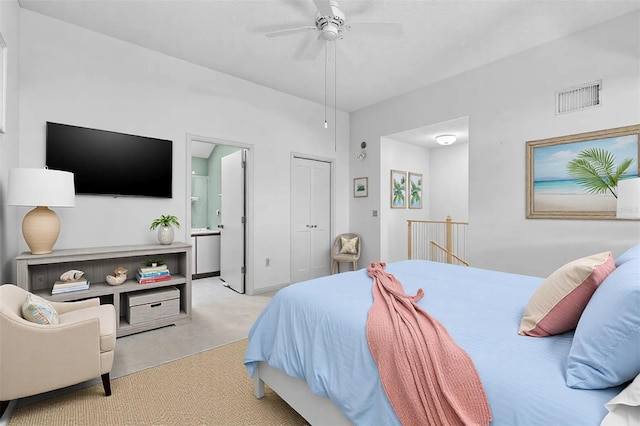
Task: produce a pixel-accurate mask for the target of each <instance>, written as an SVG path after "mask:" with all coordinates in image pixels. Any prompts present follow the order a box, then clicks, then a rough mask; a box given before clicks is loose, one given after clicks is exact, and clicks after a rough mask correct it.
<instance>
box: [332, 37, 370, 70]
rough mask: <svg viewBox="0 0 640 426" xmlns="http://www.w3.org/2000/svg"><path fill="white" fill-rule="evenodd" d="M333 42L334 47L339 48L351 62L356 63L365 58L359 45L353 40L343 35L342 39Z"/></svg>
mask: <svg viewBox="0 0 640 426" xmlns="http://www.w3.org/2000/svg"><path fill="white" fill-rule="evenodd" d="M335 43H336V49H339V50H340V51H341V52H342V53H343V54H344V56H346V57H347V60H348V61H349V62H351V63H352V64H354V65H357V64H359V63H361V62H362V61H364V60H365V57H366V55H365V54H364V52H363V51H362V49H361V48H360V46H359V45H358V44H357V43H355V42H354V41H353V40H350V39H348V38H346V37H345V38H344V39H342V40H337V41H336V42H335Z"/></svg>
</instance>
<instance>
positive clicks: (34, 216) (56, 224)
mask: <svg viewBox="0 0 640 426" xmlns="http://www.w3.org/2000/svg"><path fill="white" fill-rule="evenodd" d="M22 235H23V236H24V240H25V241H26V243H27V245H28V246H29V249H30V250H31V253H32V254H47V253H51V252H52V251H53V245H54V244H55V243H56V241H57V240H58V235H60V219H59V218H58V215H57V214H56V213H55V212H54V211H53V210H49V208H48V207H43V206H38V207H36V208H35V209H33V210H31V211H30V212H29V213H27V214H26V216H25V217H24V219H23V220H22Z"/></svg>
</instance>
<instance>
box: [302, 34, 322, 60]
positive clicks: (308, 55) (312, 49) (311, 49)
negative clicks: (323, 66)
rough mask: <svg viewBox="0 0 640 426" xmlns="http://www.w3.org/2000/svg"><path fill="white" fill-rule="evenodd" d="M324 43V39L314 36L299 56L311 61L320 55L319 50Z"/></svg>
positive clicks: (320, 50)
mask: <svg viewBox="0 0 640 426" xmlns="http://www.w3.org/2000/svg"><path fill="white" fill-rule="evenodd" d="M325 43H326V41H324V39H322V38H318V37H316V38H315V39H314V40H313V41H312V42H311V43H309V44H308V45H307V48H306V49H305V50H304V51H303V52H301V56H300V58H302V59H306V60H308V61H313V60H314V59H316V58H317V57H318V56H319V55H320V52H322V49H323V48H324V45H325Z"/></svg>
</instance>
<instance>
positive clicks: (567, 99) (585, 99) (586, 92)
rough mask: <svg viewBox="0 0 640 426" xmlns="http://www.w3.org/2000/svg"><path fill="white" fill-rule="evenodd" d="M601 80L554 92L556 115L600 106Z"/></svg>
mask: <svg viewBox="0 0 640 426" xmlns="http://www.w3.org/2000/svg"><path fill="white" fill-rule="evenodd" d="M601 90H602V80H598V81H594V82H592V83H587V84H583V85H581V86H576V87H570V88H568V89H565V90H561V91H559V92H556V114H564V113H567V112H573V111H580V110H582V109H585V108H591V107H594V106H599V105H600V102H601V101H600V91H601Z"/></svg>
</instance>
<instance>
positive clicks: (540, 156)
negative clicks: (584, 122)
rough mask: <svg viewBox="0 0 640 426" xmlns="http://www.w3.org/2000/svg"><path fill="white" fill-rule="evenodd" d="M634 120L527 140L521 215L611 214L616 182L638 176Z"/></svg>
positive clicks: (639, 147)
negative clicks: (524, 211) (524, 212)
mask: <svg viewBox="0 0 640 426" xmlns="http://www.w3.org/2000/svg"><path fill="white" fill-rule="evenodd" d="M639 138H640V125H633V126H626V127H618V128H614V129H608V130H601V131H596V132H589V133H580V134H576V135H569V136H562V137H557V138H550V139H542V140H536V141H529V142H527V188H526V190H527V192H526V193H527V218H529V219H615V218H616V202H617V197H618V196H617V190H618V182H619V181H621V180H624V179H630V178H636V177H638V176H639V174H640V173H639V172H640V170H639V168H638V152H639V150H640V143H639Z"/></svg>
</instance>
